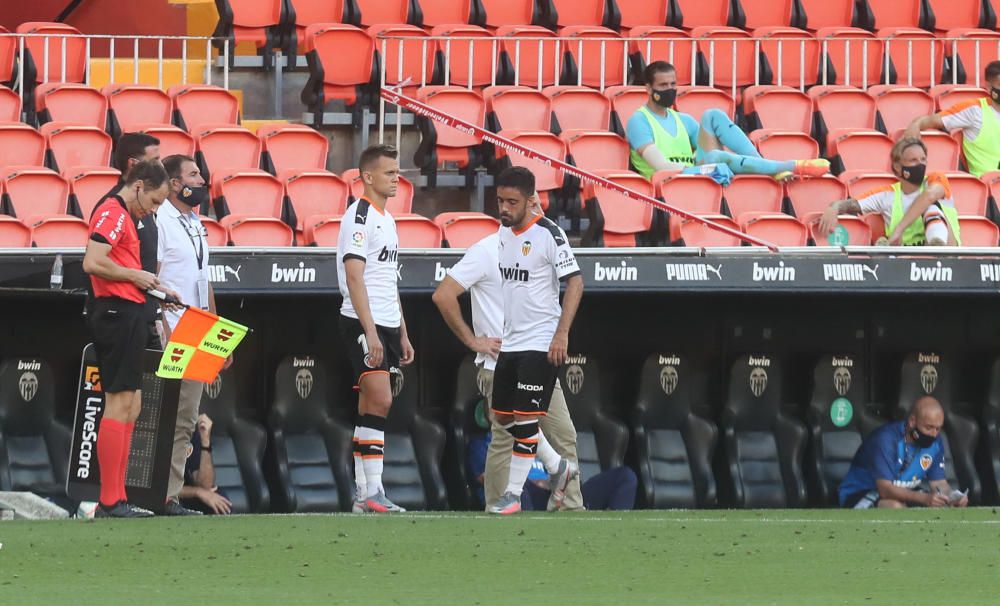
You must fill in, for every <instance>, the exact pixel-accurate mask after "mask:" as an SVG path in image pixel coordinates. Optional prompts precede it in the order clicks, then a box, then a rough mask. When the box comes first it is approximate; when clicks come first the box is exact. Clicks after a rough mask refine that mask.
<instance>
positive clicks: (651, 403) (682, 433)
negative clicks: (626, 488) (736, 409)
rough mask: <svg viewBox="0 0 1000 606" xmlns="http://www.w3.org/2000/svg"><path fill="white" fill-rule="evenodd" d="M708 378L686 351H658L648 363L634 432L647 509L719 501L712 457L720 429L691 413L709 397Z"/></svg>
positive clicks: (645, 366) (641, 381)
mask: <svg viewBox="0 0 1000 606" xmlns="http://www.w3.org/2000/svg"><path fill="white" fill-rule="evenodd" d="M707 380H708V377H707V374H706V373H705V371H704V369H703V368H700V367H699V366H698V365H697V364H696V363H695V362H694V361H693V360H691V359H690V358H688V357H687V356H683V355H680V354H674V353H661V354H653V355H651V356H649V357H648V358H646V362H645V363H644V364H643V366H642V374H641V375H640V378H639V395H638V401H637V402H636V406H635V410H634V411H633V413H632V431H633V434H634V436H635V448H636V453H637V455H638V465H639V479H640V482H641V489H640V494H641V495H643V499H644V504H645V506H646V507H647V508H651V509H665V508H694V507H712V506H714V505H715V504H716V490H715V476H713V475H712V456H713V454H714V452H715V445H716V443H717V442H718V437H719V434H718V430H717V429H716V427H715V424H714V423H711V422H709V421H707V420H705V419H703V418H701V417H699V416H698V415H696V414H694V413H693V412H692V411H691V408H692V406H696V405H697V404H698V403H699V402H702V401H704V397H705V393H706V384H707Z"/></svg>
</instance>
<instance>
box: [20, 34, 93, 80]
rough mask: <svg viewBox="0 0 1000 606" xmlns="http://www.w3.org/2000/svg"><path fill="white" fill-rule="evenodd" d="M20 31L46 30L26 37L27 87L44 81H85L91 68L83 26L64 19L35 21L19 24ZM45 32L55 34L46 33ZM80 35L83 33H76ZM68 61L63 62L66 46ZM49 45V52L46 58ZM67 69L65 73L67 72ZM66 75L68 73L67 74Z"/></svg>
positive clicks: (25, 75)
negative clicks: (76, 25)
mask: <svg viewBox="0 0 1000 606" xmlns="http://www.w3.org/2000/svg"><path fill="white" fill-rule="evenodd" d="M17 33H19V34H43V35H42V36H27V37H25V38H24V62H25V66H24V73H23V75H24V77H25V78H26V80H27V81H26V83H25V88H26V89H27V90H33V89H34V87H35V86H36V85H37V84H41V83H43V82H83V81H84V78H85V77H86V71H87V64H86V60H87V50H86V42H85V41H84V39H83V37H82V36H81V34H80V30H78V29H76V28H75V27H72V26H69V25H65V24H63V23H49V22H42V21H31V22H28V23H22V24H21V25H19V26H17ZM44 34H51V36H46V35H44ZM73 36H80V37H73ZM64 46H65V48H66V63H65V64H63V59H62V58H63V47H64ZM46 47H47V48H48V54H47V59H48V61H47V62H46V50H45V49H46ZM64 71H65V74H64V73H63V72H64ZM64 76H65V77H64Z"/></svg>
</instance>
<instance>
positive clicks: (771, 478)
mask: <svg viewBox="0 0 1000 606" xmlns="http://www.w3.org/2000/svg"><path fill="white" fill-rule="evenodd" d="M781 407H782V375H781V363H780V360H778V359H777V358H775V357H772V356H769V355H761V354H754V355H743V356H740V357H739V358H737V359H736V361H735V362H733V365H732V367H731V368H730V373H729V387H728V396H727V398H726V402H725V404H724V407H723V410H722V417H721V423H720V424H719V430H720V432H721V433H722V444H723V451H724V455H725V467H726V471H727V472H728V475H729V478H728V479H729V482H728V486H727V489H728V491H729V495H728V496H729V498H730V499H731V501H732V505H733V506H735V507H743V508H770V507H802V506H804V505H805V504H806V488H805V482H804V480H803V475H802V458H803V456H804V451H805V445H806V428H805V427H803V426H802V424H801V423H799V422H798V421H796V420H794V419H792V418H790V417H787V416H785V415H784V414H782V413H781Z"/></svg>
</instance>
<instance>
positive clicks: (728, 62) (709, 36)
mask: <svg viewBox="0 0 1000 606" xmlns="http://www.w3.org/2000/svg"><path fill="white" fill-rule="evenodd" d="M691 37H692V38H695V39H697V41H698V42H697V47H698V83H699V84H707V85H709V86H718V87H720V88H727V89H735V88H736V87H741V86H749V85H751V84H754V72H755V70H756V68H757V65H756V62H755V61H754V44H755V43H754V41H753V39H752V38H751V37H750V34H749V33H748V32H745V31H743V30H741V29H738V28H735V27H719V26H708V25H706V26H702V27H696V28H694V29H692V30H691ZM734 55H735V57H734Z"/></svg>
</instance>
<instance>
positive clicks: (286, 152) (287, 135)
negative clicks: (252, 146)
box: [257, 124, 330, 175]
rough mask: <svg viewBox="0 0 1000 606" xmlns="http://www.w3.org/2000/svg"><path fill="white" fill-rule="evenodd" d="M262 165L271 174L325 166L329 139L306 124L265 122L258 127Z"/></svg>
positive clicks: (321, 168)
mask: <svg viewBox="0 0 1000 606" xmlns="http://www.w3.org/2000/svg"><path fill="white" fill-rule="evenodd" d="M257 138H258V139H260V142H261V151H262V153H263V156H262V164H263V165H264V167H265V168H266V169H267V171H268V172H270V173H271V174H272V175H277V174H280V173H281V172H283V171H287V170H292V169H301V170H305V169H320V170H324V169H326V156H327V152H328V151H329V149H330V142H329V140H327V138H326V137H325V136H323V135H322V134H321V133H320V132H319V131H317V130H315V129H312V128H309V127H308V126H306V125H304V124H266V125H263V126H261V127H260V128H258V129H257Z"/></svg>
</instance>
